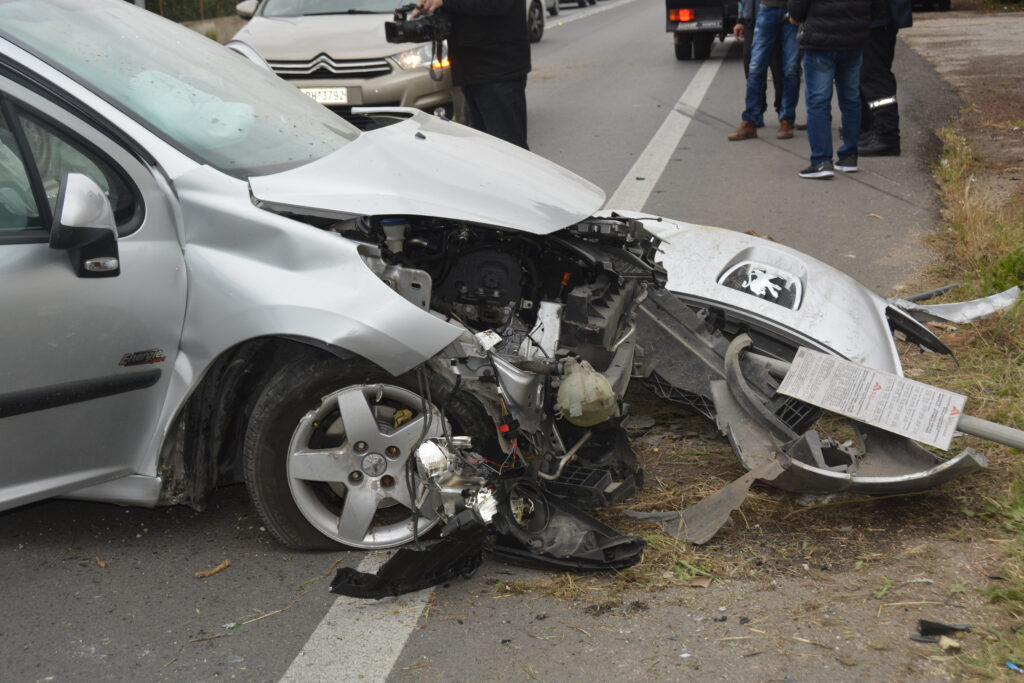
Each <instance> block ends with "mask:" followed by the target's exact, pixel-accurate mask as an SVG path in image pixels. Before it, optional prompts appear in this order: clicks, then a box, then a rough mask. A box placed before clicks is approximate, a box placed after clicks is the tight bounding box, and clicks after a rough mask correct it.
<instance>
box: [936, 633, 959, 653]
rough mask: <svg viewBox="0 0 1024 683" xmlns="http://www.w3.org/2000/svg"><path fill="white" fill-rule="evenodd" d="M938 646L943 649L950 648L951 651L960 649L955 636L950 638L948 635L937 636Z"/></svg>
mask: <svg viewBox="0 0 1024 683" xmlns="http://www.w3.org/2000/svg"><path fill="white" fill-rule="evenodd" d="M939 647H941V648H942V649H943V650H947V651H948V650H952V651H953V652H959V651H960V641H959V640H957V639H956V638H950V637H949V636H939Z"/></svg>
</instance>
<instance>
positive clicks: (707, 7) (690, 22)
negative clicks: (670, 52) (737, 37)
mask: <svg viewBox="0 0 1024 683" xmlns="http://www.w3.org/2000/svg"><path fill="white" fill-rule="evenodd" d="M665 13H666V22H665V30H666V31H668V32H669V33H671V34H672V38H673V42H674V43H675V51H676V59H707V58H708V57H709V56H710V55H711V46H712V44H714V42H715V38H719V39H721V40H724V39H725V36H727V35H729V34H730V33H732V29H733V27H734V26H736V21H737V19H738V18H739V2H737V0H665Z"/></svg>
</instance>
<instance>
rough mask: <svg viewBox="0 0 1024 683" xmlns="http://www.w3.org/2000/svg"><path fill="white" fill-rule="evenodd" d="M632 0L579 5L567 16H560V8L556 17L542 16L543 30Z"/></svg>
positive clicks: (569, 22) (632, 0)
mask: <svg viewBox="0 0 1024 683" xmlns="http://www.w3.org/2000/svg"><path fill="white" fill-rule="evenodd" d="M633 2H637V0H615V1H614V2H602V3H601V4H600V5H594V6H592V7H589V8H582V7H581V8H580V11H579V12H575V11H574V12H573V13H572V14H570V15H568V16H562V13H561V10H559V13H558V17H557V18H556V17H552V16H550V15H549V16H546V17H545V18H544V30H545V31H547V30H548V29H550V28H558V27H559V26H565V25H566V24H571V23H572V22H574V21H577V20H579V19H585V18H586V17H592V16H594V15H595V14H600V13H601V12H607V11H608V10H610V9H615V8H616V7H622V6H623V5H628V4H630V3H633ZM545 11H547V10H545ZM541 40H544V39H543V38H541Z"/></svg>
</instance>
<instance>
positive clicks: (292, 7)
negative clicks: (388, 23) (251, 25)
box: [260, 0, 405, 17]
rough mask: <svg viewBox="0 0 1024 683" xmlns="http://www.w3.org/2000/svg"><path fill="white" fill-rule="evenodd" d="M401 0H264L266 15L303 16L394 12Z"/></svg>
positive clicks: (264, 13)
mask: <svg viewBox="0 0 1024 683" xmlns="http://www.w3.org/2000/svg"><path fill="white" fill-rule="evenodd" d="M403 4H405V2H401V1H400V0H263V6H262V7H261V8H260V9H261V11H260V14H261V15H263V16H265V17H301V16H309V15H317V14H364V13H367V14H378V13H379V14H393V13H394V11H395V8H396V7H398V6H400V5H403Z"/></svg>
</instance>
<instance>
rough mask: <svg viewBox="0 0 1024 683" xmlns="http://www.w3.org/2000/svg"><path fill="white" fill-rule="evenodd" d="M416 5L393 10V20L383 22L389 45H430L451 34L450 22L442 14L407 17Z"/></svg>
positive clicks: (449, 18) (448, 18)
mask: <svg viewBox="0 0 1024 683" xmlns="http://www.w3.org/2000/svg"><path fill="white" fill-rule="evenodd" d="M415 9H416V5H414V4H411V3H410V4H408V5H402V6H401V7H398V8H396V9H395V20H394V21H393V22H392V21H386V22H384V37H385V38H386V39H387V41H388V42H389V43H430V42H439V41H441V40H444V39H445V38H447V37H448V36H449V35H451V32H452V20H451V17H449V16H448V15H447V14H445V13H444V12H436V13H434V14H421V15H419V16H418V17H416V18H414V19H410V18H409V16H410V15H411V14H412V12H413V10H415Z"/></svg>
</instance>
